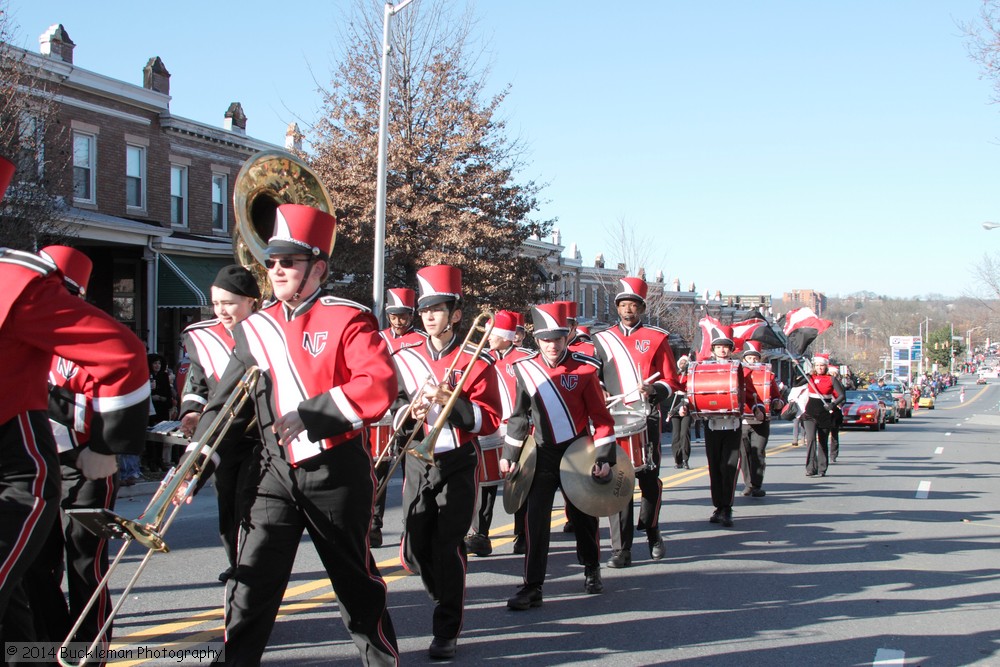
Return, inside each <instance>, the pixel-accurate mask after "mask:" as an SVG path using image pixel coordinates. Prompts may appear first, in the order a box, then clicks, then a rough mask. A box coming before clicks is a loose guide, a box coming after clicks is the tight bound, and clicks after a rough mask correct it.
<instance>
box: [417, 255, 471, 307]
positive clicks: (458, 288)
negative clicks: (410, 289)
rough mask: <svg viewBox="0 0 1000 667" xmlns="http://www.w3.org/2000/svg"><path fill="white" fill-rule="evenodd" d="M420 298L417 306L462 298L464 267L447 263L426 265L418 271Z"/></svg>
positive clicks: (432, 304) (434, 304)
mask: <svg viewBox="0 0 1000 667" xmlns="http://www.w3.org/2000/svg"><path fill="white" fill-rule="evenodd" d="M417 282H418V283H419V284H420V298H419V299H417V308H418V309H419V308H429V307H430V306H436V305H437V304H439V303H445V302H447V301H459V300H461V298H462V269H459V268H458V267H455V266H448V265H447V264H435V265H434V266H425V267H424V268H422V269H420V270H419V271H417Z"/></svg>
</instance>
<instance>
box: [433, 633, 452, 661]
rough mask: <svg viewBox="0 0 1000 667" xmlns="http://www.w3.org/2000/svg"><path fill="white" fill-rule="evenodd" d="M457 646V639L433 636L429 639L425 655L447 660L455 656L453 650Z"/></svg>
mask: <svg viewBox="0 0 1000 667" xmlns="http://www.w3.org/2000/svg"><path fill="white" fill-rule="evenodd" d="M457 648H458V640H457V639H444V638H442V637H435V638H434V639H433V640H432V641H431V645H430V648H428V649H427V655H428V656H430V657H431V658H433V659H435V660H448V659H449V658H454V657H455V650H456V649H457Z"/></svg>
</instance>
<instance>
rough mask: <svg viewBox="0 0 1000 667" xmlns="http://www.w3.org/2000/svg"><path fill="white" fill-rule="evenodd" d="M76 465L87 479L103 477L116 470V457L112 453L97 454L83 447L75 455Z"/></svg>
mask: <svg viewBox="0 0 1000 667" xmlns="http://www.w3.org/2000/svg"><path fill="white" fill-rule="evenodd" d="M76 467H77V468H79V469H80V472H82V473H83V476H84V477H86V478H87V479H91V480H93V479H104V478H105V477H110V476H111V475H114V474H115V471H117V470H118V458H117V457H116V456H115V455H114V454H98V453H97V452H95V451H93V450H92V449H90V448H89V447H84V448H83V449H81V450H80V454H79V455H78V456H77V457H76Z"/></svg>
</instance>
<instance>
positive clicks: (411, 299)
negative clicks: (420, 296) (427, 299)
mask: <svg viewBox="0 0 1000 667" xmlns="http://www.w3.org/2000/svg"><path fill="white" fill-rule="evenodd" d="M385 295H386V302H387V303H386V304H385V312H386V313H389V314H390V315H399V314H401V313H412V312H413V311H414V310H416V308H417V293H416V292H414V291H413V290H411V289H410V288H409V287H393V288H392V289H388V290H386V292H385Z"/></svg>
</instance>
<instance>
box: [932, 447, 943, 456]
mask: <svg viewBox="0 0 1000 667" xmlns="http://www.w3.org/2000/svg"><path fill="white" fill-rule="evenodd" d="M934 453H935V454H943V453H944V447H938V448H937V449H935V450H934Z"/></svg>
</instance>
